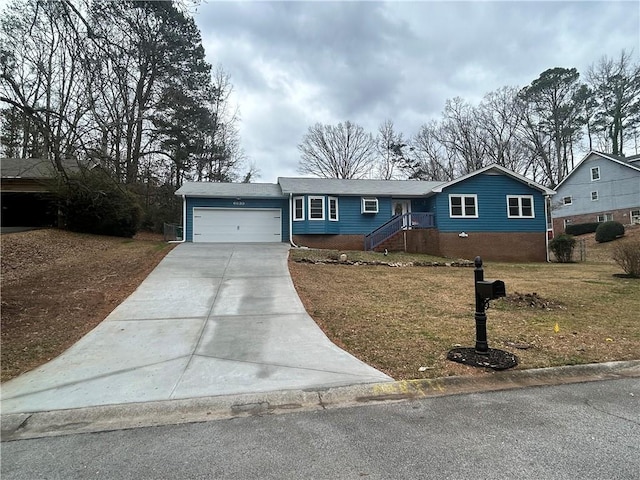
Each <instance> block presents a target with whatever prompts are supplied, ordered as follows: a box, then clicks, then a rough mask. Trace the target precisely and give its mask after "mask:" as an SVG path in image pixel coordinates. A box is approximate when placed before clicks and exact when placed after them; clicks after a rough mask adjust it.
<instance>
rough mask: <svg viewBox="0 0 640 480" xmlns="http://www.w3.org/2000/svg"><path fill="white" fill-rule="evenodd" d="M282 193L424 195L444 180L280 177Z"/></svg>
mask: <svg viewBox="0 0 640 480" xmlns="http://www.w3.org/2000/svg"><path fill="white" fill-rule="evenodd" d="M278 183H279V184H280V186H281V187H282V193H284V194H285V195H289V194H290V193H292V194H318V195H355V196H362V195H372V196H375V195H379V196H389V195H390V196H399V197H422V196H425V195H427V194H429V193H431V190H432V189H433V188H434V187H435V186H436V185H440V184H441V183H442V182H423V181H419V180H343V179H337V178H288V177H284V178H278Z"/></svg>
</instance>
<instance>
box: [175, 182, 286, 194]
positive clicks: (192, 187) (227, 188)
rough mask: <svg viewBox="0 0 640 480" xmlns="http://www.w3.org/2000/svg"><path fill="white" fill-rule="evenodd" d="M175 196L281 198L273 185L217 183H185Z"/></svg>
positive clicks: (277, 188)
mask: <svg viewBox="0 0 640 480" xmlns="http://www.w3.org/2000/svg"><path fill="white" fill-rule="evenodd" d="M176 195H186V196H188V197H230V198H233V197H255V198H270V197H283V195H282V190H280V186H279V185H276V184H275V183H217V182H185V183H184V184H183V185H182V186H181V187H180V188H179V189H178V190H177V191H176Z"/></svg>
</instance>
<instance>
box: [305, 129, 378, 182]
mask: <svg viewBox="0 0 640 480" xmlns="http://www.w3.org/2000/svg"><path fill="white" fill-rule="evenodd" d="M298 150H299V151H300V154H301V157H302V158H301V160H300V162H299V164H298V171H299V172H300V173H302V174H307V173H308V174H311V175H315V176H317V177H324V178H363V177H366V176H367V175H368V174H369V172H370V171H371V169H372V167H373V161H374V155H375V141H374V139H373V136H372V135H371V134H370V133H366V132H365V130H364V128H362V127H361V126H360V125H356V124H354V123H351V122H349V121H346V122H344V123H339V124H338V125H335V126H334V125H322V124H320V123H316V124H315V125H313V126H311V127H309V130H308V131H307V133H306V134H305V135H304V136H303V138H302V143H300V144H299V145H298Z"/></svg>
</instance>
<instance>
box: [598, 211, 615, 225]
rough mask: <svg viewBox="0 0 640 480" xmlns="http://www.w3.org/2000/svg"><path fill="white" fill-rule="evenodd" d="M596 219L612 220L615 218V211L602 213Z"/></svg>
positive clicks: (599, 221)
mask: <svg viewBox="0 0 640 480" xmlns="http://www.w3.org/2000/svg"><path fill="white" fill-rule="evenodd" d="M596 220H597V221H598V223H602V222H610V221H612V220H613V213H603V214H602V215H598V216H597V217H596Z"/></svg>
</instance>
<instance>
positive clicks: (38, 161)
mask: <svg viewBox="0 0 640 480" xmlns="http://www.w3.org/2000/svg"><path fill="white" fill-rule="evenodd" d="M62 167H63V168H64V169H65V170H66V171H67V172H77V171H78V170H79V168H78V162H77V161H76V160H74V159H63V160H62ZM0 171H1V172H2V178H31V179H45V178H53V177H55V175H56V171H55V168H54V166H53V163H52V162H51V161H50V160H49V159H46V158H2V159H0Z"/></svg>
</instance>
